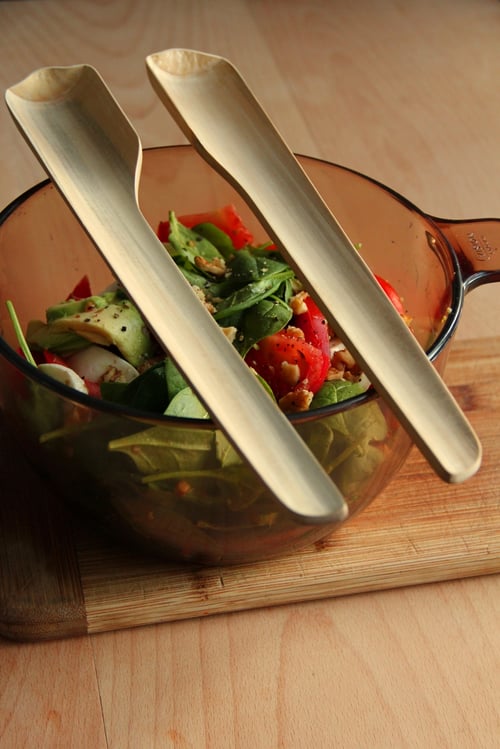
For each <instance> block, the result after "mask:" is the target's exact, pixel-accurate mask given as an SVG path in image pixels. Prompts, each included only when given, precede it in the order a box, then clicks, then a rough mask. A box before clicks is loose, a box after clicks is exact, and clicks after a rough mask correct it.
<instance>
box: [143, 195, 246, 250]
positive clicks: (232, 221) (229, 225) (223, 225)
mask: <svg viewBox="0 0 500 749" xmlns="http://www.w3.org/2000/svg"><path fill="white" fill-rule="evenodd" d="M178 220H179V222H180V223H181V224H182V225H183V226H186V227H187V228H188V229H192V228H193V226H197V225H198V224H213V225H214V226H216V227H217V228H218V229H221V231H223V232H225V233H226V234H227V235H228V236H229V237H230V238H231V241H232V243H233V246H234V248H235V249H236V250H240V249H241V248H242V247H245V246H246V245H247V244H252V243H253V241H254V238H253V234H252V233H251V232H250V230H249V229H247V227H246V226H245V224H244V223H243V221H242V219H241V216H240V215H239V213H238V212H237V211H236V208H235V207H234V205H225V206H224V207H223V208H219V209H218V210H215V211H206V212H205V213H190V214H187V215H185V216H179V217H178ZM157 234H158V237H159V238H160V240H161V241H162V242H168V236H169V234H170V223H169V222H168V221H160V224H159V226H158V231H157Z"/></svg>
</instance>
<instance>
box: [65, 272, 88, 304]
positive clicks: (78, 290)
mask: <svg viewBox="0 0 500 749" xmlns="http://www.w3.org/2000/svg"><path fill="white" fill-rule="evenodd" d="M91 295H92V291H91V290H90V281H89V279H88V276H83V277H82V278H81V279H80V280H79V281H78V283H77V284H76V286H75V288H74V289H73V291H71V292H70V293H69V294H68V296H67V297H66V301H67V302H69V301H70V299H74V300H75V301H78V300H79V299H86V298H87V297H89V296H91Z"/></svg>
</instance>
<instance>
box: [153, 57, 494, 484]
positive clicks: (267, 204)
mask: <svg viewBox="0 0 500 749" xmlns="http://www.w3.org/2000/svg"><path fill="white" fill-rule="evenodd" d="M146 66H147V70H148V73H149V77H150V80H151V83H152V85H153V88H154V89H155V91H156V92H157V94H158V95H159V97H160V99H161V100H162V101H163V103H164V104H165V106H166V107H167V109H168V110H169V112H170V114H171V115H172V116H173V118H174V119H175V120H176V121H177V123H178V125H179V126H180V128H181V129H182V130H183V132H184V134H185V135H186V137H187V138H188V140H189V141H191V143H192V144H193V145H194V147H195V148H196V149H197V150H198V152H199V153H200V154H201V156H202V157H203V158H204V159H205V160H206V161H207V162H208V163H209V164H211V166H212V167H214V168H215V169H216V170H217V171H218V172H219V173H221V174H222V175H223V176H224V177H225V178H226V179H227V180H228V181H229V182H230V183H231V184H232V185H233V186H234V187H235V188H236V189H237V190H238V191H239V193H240V194H241V195H242V196H243V197H244V199H245V200H246V202H247V203H248V204H249V206H250V207H251V208H252V210H253V212H254V213H255V215H256V216H257V217H258V218H259V219H260V221H261V223H262V225H263V226H264V227H265V228H266V230H267V231H268V233H269V235H270V237H271V238H272V239H273V240H274V242H275V243H276V244H277V245H278V247H279V248H280V249H281V250H282V251H283V253H284V254H285V256H286V257H287V260H288V262H289V263H290V264H291V265H292V267H293V268H294V269H295V271H296V273H297V275H298V276H299V277H300V278H302V280H303V282H304V285H305V288H307V290H308V291H309V292H310V293H311V295H312V296H314V297H315V298H316V301H317V302H318V303H319V304H320V306H321V307H322V309H323V311H324V312H325V314H326V315H327V317H328V318H329V322H330V323H331V324H332V326H333V329H334V330H335V331H336V333H337V334H338V335H339V336H340V338H341V339H342V340H343V341H344V343H345V344H346V346H347V347H348V348H349V350H350V351H351V353H352V354H353V355H354V357H355V358H356V360H357V361H358V362H359V363H360V364H361V366H362V367H363V370H364V372H365V373H366V374H367V376H368V377H369V379H370V380H371V382H372V383H373V385H374V386H375V388H376V389H377V391H378V392H379V393H380V395H381V396H383V397H384V399H385V400H386V401H387V402H388V403H389V405H390V406H391V408H392V410H393V412H394V413H395V414H396V415H397V417H398V418H399V420H400V421H401V423H402V425H403V426H404V427H405V428H406V430H407V432H408V433H409V434H410V436H411V437H412V439H413V440H414V442H415V443H416V444H417V446H418V447H419V448H420V450H421V452H422V453H423V454H424V456H425V457H426V458H427V460H428V461H429V463H430V464H431V465H432V467H433V468H434V469H435V471H436V472H437V473H438V474H439V475H440V476H441V478H443V479H445V480H446V481H450V482H459V481H463V480H465V479H466V478H468V477H469V476H471V475H472V474H473V473H474V472H475V471H476V470H477V469H478V467H479V465H480V461H481V445H480V443H479V441H478V439H477V437H476V435H475V433H474V432H473V430H472V428H471V426H470V425H469V423H468V421H467V420H466V418H465V416H464V414H463V413H462V411H461V410H460V409H459V407H458V404H457V403H456V401H455V400H454V398H453V397H452V395H451V393H450V392H449V390H448V389H447V387H446V386H445V384H444V382H443V380H442V379H441V377H440V376H439V374H438V373H437V372H436V370H435V369H434V368H433V366H432V364H431V363H430V362H429V360H428V359H427V357H426V355H425V353H424V351H423V350H422V348H421V347H420V345H419V344H418V343H417V341H416V339H415V338H414V336H413V335H412V333H411V332H410V330H409V329H408V327H407V325H406V324H405V322H404V321H403V320H402V319H401V317H400V316H399V314H398V313H397V312H396V311H395V310H394V309H393V307H392V304H391V303H390V302H389V300H388V299H387V298H386V296H385V294H384V293H383V292H382V290H381V289H380V288H379V285H378V283H377V282H376V280H375V279H374V276H373V274H372V273H371V271H370V269H369V268H368V267H367V265H366V264H365V262H364V261H363V260H362V259H361V257H360V256H359V254H358V252H357V251H356V249H355V247H354V246H353V244H352V243H351V241H350V240H349V238H348V237H347V236H346V234H345V233H344V231H343V230H342V228H341V227H340V226H339V224H338V222H337V221H336V219H335V217H334V216H333V215H332V213H331V212H330V210H329V209H328V207H327V206H326V205H325V203H324V201H323V200H322V199H321V197H320V195H319V194H318V192H317V191H316V189H315V188H314V186H313V185H312V184H311V182H310V180H309V179H308V177H307V176H306V174H305V172H304V171H303V170H302V167H301V166H300V165H299V163H298V161H297V159H296V158H295V157H294V155H293V154H292V152H291V151H290V150H289V149H288V147H287V145H286V144H285V143H284V141H283V139H282V138H281V136H280V135H279V133H278V132H277V130H276V129H275V128H274V126H273V124H272V123H271V122H270V120H269V118H268V117H267V115H266V113H265V112H264V111H263V109H262V107H261V106H260V104H259V103H258V102H257V100H256V99H255V97H254V96H253V94H252V93H251V91H250V90H249V88H248V86H247V85H246V83H245V81H244V80H243V79H242V77H241V76H240V74H239V73H238V71H237V70H236V69H235V67H234V66H233V65H232V64H231V63H230V62H229V61H228V60H226V59H224V58H222V57H218V56H215V55H210V54H206V53H203V52H197V51H194V50H187V49H169V50H165V51H163V52H158V53H156V54H152V55H150V56H148V57H147V58H146Z"/></svg>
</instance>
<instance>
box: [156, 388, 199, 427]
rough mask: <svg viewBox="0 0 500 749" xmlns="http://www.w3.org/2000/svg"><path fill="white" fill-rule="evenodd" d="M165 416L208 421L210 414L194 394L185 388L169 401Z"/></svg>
mask: <svg viewBox="0 0 500 749" xmlns="http://www.w3.org/2000/svg"><path fill="white" fill-rule="evenodd" d="M165 416H177V417H180V418H183V419H209V418H210V414H209V413H208V411H207V409H206V408H205V406H204V405H203V403H202V402H201V401H200V399H199V398H198V397H197V395H196V394H195V392H194V391H193V390H192V389H191V388H190V387H186V388H184V389H183V390H180V391H179V392H178V393H177V394H176V395H175V396H174V397H173V398H172V400H171V401H170V403H169V404H168V406H167V408H166V410H165Z"/></svg>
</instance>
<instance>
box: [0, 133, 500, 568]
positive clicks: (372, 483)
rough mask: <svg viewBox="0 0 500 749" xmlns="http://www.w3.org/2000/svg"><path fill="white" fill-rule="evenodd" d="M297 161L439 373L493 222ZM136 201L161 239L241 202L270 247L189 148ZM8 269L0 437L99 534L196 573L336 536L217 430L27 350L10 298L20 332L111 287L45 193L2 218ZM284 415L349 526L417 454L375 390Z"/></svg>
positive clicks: (172, 155) (1, 313)
mask: <svg viewBox="0 0 500 749" xmlns="http://www.w3.org/2000/svg"><path fill="white" fill-rule="evenodd" d="M299 158H300V161H301V163H302V165H303V167H304V168H305V170H306V172H307V173H308V174H309V176H310V177H311V179H312V181H313V182H314V184H315V185H316V186H317V188H318V189H319V191H320V193H321V194H322V195H323V197H324V198H325V200H326V201H327V203H328V204H329V205H330V206H331V208H332V209H333V211H334V213H335V215H336V216H337V217H338V218H339V220H340V222H341V224H342V225H343V227H344V229H345V230H346V231H347V233H348V235H349V236H350V238H351V239H352V241H353V242H355V243H359V244H360V246H361V253H362V255H363V256H364V258H365V259H366V261H367V262H368V264H369V265H370V267H371V268H372V270H373V271H374V272H375V273H377V274H378V275H381V276H383V277H384V278H386V279H388V280H389V281H390V282H391V283H392V284H393V285H394V286H395V287H396V288H397V290H398V291H399V293H400V294H401V295H402V297H403V299H404V303H405V307H406V310H407V312H408V315H409V316H410V317H411V319H412V326H413V330H414V333H415V335H416V337H417V339H418V340H419V342H420V343H421V345H422V347H423V348H425V350H426V351H427V353H428V356H429V357H430V358H431V359H432V361H433V362H434V363H435V366H436V367H437V368H438V370H439V371H440V372H442V371H443V369H444V366H445V361H446V356H447V353H448V351H449V343H450V341H451V339H452V336H453V333H454V331H455V329H456V325H457V322H458V320H459V317H460V313H461V309H462V304H463V298H464V295H465V293H466V291H467V290H468V289H470V288H472V287H473V286H475V285H477V284H479V283H483V282H486V281H490V280H497V276H498V273H497V271H496V270H495V268H494V267H490V266H494V262H495V258H494V257H493V256H492V253H488V247H490V248H491V247H492V246H493V244H494V242H495V241H496V242H498V238H499V234H500V231H499V226H498V224H499V222H497V221H495V220H491V221H476V222H475V221H470V222H452V221H445V220H442V219H436V218H431V217H429V216H427V215H425V214H423V213H422V212H420V211H418V209H417V208H415V207H414V206H413V205H411V204H410V203H409V202H408V201H406V200H405V199H403V198H402V197H401V196H399V195H397V194H396V193H394V192H393V191H391V190H389V189H387V188H385V187H383V186H382V185H380V184H378V183H377V182H375V181H373V180H370V179H368V178H367V177H364V176H363V175H361V174H358V173H355V172H353V171H351V170H349V169H345V168H343V167H340V166H337V165H334V164H329V163H326V162H324V161H320V160H316V159H311V158H307V157H299ZM140 202H141V207H142V210H143V212H144V214H145V216H146V218H147V219H148V221H149V222H150V223H151V226H152V227H153V228H156V227H157V225H158V222H159V221H160V220H164V219H166V217H167V214H168V211H169V210H170V209H172V210H174V211H175V212H176V213H177V214H178V215H182V214H186V213H194V212H202V211H206V210H211V209H213V208H217V207H221V206H223V205H225V204H227V203H233V204H234V205H235V206H236V207H237V209H238V211H239V212H240V213H241V215H242V217H243V218H244V220H245V222H246V223H247V224H248V225H249V226H250V228H251V229H252V230H253V231H254V234H255V237H256V239H257V240H265V239H266V237H265V235H264V232H263V230H262V228H261V227H260V225H259V224H258V222H257V221H256V220H255V218H254V217H253V216H252V215H251V213H250V212H249V210H248V208H247V207H246V205H245V204H244V203H243V202H242V201H241V199H240V198H239V197H238V195H237V194H236V193H235V192H234V190H233V189H232V188H231V187H230V186H229V185H228V183H226V182H225V181H224V180H223V179H222V178H221V177H219V176H218V175H216V174H215V173H214V171H213V170H212V169H211V168H210V167H209V166H207V165H206V164H205V162H204V161H203V160H202V159H201V158H200V157H199V156H198V155H197V154H196V152H195V151H194V150H193V149H192V148H191V147H189V146H173V147H165V148H157V149H150V150H146V151H145V152H144V163H143V171H142V179H141V188H140ZM488 237H491V239H489V238H488ZM0 258H1V259H0V324H1V330H0V332H1V335H2V337H1V338H0V407H1V409H2V428H3V429H8V430H9V432H10V433H11V434H12V437H13V438H15V439H17V440H18V442H19V448H20V449H22V450H24V451H25V452H26V453H27V455H28V456H29V458H30V460H31V461H32V462H33V464H35V465H36V466H37V468H38V469H39V471H40V473H41V475H42V476H43V478H44V480H46V481H50V482H52V483H53V486H54V489H55V491H57V492H58V493H60V495H61V497H62V498H63V499H64V500H66V501H68V502H72V503H76V504H77V505H78V506H79V507H80V508H84V511H85V512H86V513H87V514H90V517H91V518H94V521H95V524H96V527H99V528H101V529H102V530H103V531H104V532H111V533H113V534H115V535H119V536H120V537H121V538H122V539H123V541H124V543H132V544H134V545H135V546H139V547H142V548H144V549H145V550H146V551H147V552H148V553H157V554H161V555H163V556H165V557H166V558H169V559H175V560H178V561H186V562H195V563H202V564H231V563H236V562H242V561H251V560H256V559H265V558H269V557H273V556H276V555H280V554H284V553H286V552H290V551H293V550H295V549H297V548H299V547H303V546H305V545H307V544H309V543H311V542H312V541H315V540H318V539H319V538H322V537H325V536H326V535H328V534H330V533H331V532H332V531H334V530H335V526H334V525H332V524H328V525H323V526H318V525H315V526H308V525H304V524H301V523H299V522H297V520H296V519H295V518H294V517H292V516H291V515H290V514H289V513H288V512H287V511H286V510H285V509H284V508H283V507H282V506H281V505H279V504H278V503H277V501H276V500H275V499H274V497H273V496H272V495H271V494H270V493H269V492H268V490H267V489H266V488H265V487H264V486H263V485H262V483H261V482H260V480H259V479H258V478H257V476H256V475H255V473H254V472H253V471H252V469H251V468H250V467H249V466H248V465H246V464H245V463H242V462H239V461H235V460H234V454H233V456H232V458H231V459H228V458H227V455H225V454H224V453H223V451H221V450H220V439H218V433H217V430H216V428H215V426H214V425H213V424H212V423H211V422H206V421H196V420H189V421H188V420H182V419H172V418H167V417H164V416H163V417H158V418H152V417H151V415H150V414H149V415H148V414H145V413H141V412H138V411H132V410H127V409H124V408H119V407H117V406H115V405H113V404H110V403H106V402H103V401H100V400H97V399H94V398H91V397H90V396H86V395H82V394H79V393H77V392H75V391H73V390H70V389H68V388H66V387H65V386H63V385H61V384H58V383H57V382H55V381H53V380H51V379H50V378H47V377H46V376H44V374H43V373H41V372H40V371H38V370H37V369H36V368H34V367H32V366H31V365H29V364H28V363H27V362H26V361H25V360H24V359H23V358H22V357H21V356H20V355H19V354H18V353H17V342H16V338H15V335H14V332H13V329H12V325H11V321H10V319H9V318H8V315H7V313H6V305H5V301H6V300H7V299H11V300H12V301H13V303H14V305H15V308H16V311H17V314H18V316H19V318H20V321H21V324H22V326H23V327H24V328H25V327H26V325H27V323H28V321H29V320H31V319H40V318H41V317H43V315H44V311H45V308H46V307H47V306H49V305H51V304H54V303H55V302H57V301H60V300H62V299H64V298H65V296H66V295H67V293H68V289H70V288H72V286H74V284H75V283H76V282H77V281H78V280H79V278H80V277H81V276H82V275H84V274H86V275H88V276H89V277H90V280H91V284H92V288H93V289H94V290H95V291H96V292H97V291H99V290H101V289H103V288H105V287H106V286H107V285H108V284H109V282H110V281H111V275H110V272H109V270H108V268H107V266H106V265H105V263H104V262H103V260H102V259H101V257H100V255H99V253H98V252H97V250H96V249H95V248H94V246H93V245H92V243H91V242H90V241H89V239H88V238H87V236H86V234H85V233H84V231H83V230H82V228H81V227H80V225H79V223H78V222H77V221H76V219H75V218H74V216H73V214H72V213H71V211H70V210H69V209H68V207H67V206H66V204H65V203H64V201H63V200H62V199H61V197H60V196H59V194H58V192H57V190H56V189H55V188H54V186H53V185H52V184H51V183H50V182H44V183H42V184H40V185H37V186H35V187H34V188H33V189H31V190H29V191H28V192H27V193H25V194H24V195H22V196H21V197H20V198H18V199H17V200H15V201H14V202H13V203H12V204H11V205H9V206H8V207H7V208H6V209H5V210H4V211H3V212H2V213H1V215H0ZM381 345H382V344H381ZM221 397H223V383H222V387H221ZM290 418H291V419H292V421H293V423H294V424H295V426H296V428H297V430H298V431H299V432H300V434H301V435H302V436H303V438H304V440H305V441H306V442H307V443H308V444H309V446H310V447H311V449H312V451H313V452H314V453H315V455H316V456H317V457H318V458H319V460H320V461H321V463H322V465H323V466H324V467H325V469H326V470H327V472H328V473H329V475H330V476H331V478H332V481H334V482H335V483H336V484H337V485H338V486H339V488H340V489H341V491H342V492H343V494H344V496H345V498H346V500H347V503H348V505H349V517H352V516H353V515H354V514H355V513H357V512H359V511H360V510H362V509H363V508H364V507H366V506H367V504H368V503H369V502H371V501H372V500H373V498H374V497H375V496H376V495H377V494H378V493H379V492H380V491H381V489H383V488H384V487H385V486H386V485H387V484H388V482H389V481H390V480H391V478H392V477H393V476H394V474H395V473H396V472H397V471H398V469H399V468H400V466H401V464H402V463H403V461H404V460H405V458H406V456H407V454H408V451H409V449H410V446H411V444H410V440H409V439H408V437H407V435H406V433H405V432H404V430H403V429H402V428H401V426H400V425H399V423H398V421H397V420H396V419H395V418H394V416H393V414H392V413H391V412H390V410H389V409H388V408H387V407H386V406H385V404H384V403H383V401H382V400H381V399H380V398H378V397H377V396H376V394H375V393H373V392H371V393H368V394H366V395H363V396H359V397H357V398H355V399H352V400H350V401H346V402H345V403H343V404H339V405H337V406H332V407H328V408H325V409H321V410H318V411H314V412H309V413H308V414H307V415H305V416H304V415H301V416H298V415H295V416H291V417H290ZM219 436H220V435H219ZM263 438H265V436H263ZM269 449H270V450H273V449H276V446H275V445H269Z"/></svg>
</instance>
